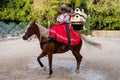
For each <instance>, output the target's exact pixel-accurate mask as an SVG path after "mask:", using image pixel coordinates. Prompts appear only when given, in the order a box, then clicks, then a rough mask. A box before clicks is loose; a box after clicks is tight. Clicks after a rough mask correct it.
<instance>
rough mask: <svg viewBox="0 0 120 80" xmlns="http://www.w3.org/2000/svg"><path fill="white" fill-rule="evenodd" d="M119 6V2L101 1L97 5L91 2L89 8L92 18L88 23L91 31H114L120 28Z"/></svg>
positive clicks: (116, 0)
mask: <svg viewBox="0 0 120 80" xmlns="http://www.w3.org/2000/svg"><path fill="white" fill-rule="evenodd" d="M119 4H120V1H119V0H101V1H100V2H99V3H98V4H97V5H95V4H92V2H91V0H89V2H88V3H87V6H88V10H89V13H90V17H89V18H88V20H87V21H88V25H89V27H90V29H97V30H101V29H102V30H114V29H117V28H116V27H120V6H119Z"/></svg>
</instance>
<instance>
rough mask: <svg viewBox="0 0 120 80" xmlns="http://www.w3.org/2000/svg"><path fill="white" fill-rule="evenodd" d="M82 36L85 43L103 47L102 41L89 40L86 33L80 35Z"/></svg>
mask: <svg viewBox="0 0 120 80" xmlns="http://www.w3.org/2000/svg"><path fill="white" fill-rule="evenodd" d="M80 36H81V39H82V40H84V42H85V43H87V44H90V45H92V46H95V47H97V48H99V49H101V44H100V43H97V42H93V41H91V40H89V39H88V38H86V36H85V35H80Z"/></svg>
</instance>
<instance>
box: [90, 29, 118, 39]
mask: <svg viewBox="0 0 120 80" xmlns="http://www.w3.org/2000/svg"><path fill="white" fill-rule="evenodd" d="M91 35H92V36H94V37H120V31H115V30H94V31H92V33H91Z"/></svg>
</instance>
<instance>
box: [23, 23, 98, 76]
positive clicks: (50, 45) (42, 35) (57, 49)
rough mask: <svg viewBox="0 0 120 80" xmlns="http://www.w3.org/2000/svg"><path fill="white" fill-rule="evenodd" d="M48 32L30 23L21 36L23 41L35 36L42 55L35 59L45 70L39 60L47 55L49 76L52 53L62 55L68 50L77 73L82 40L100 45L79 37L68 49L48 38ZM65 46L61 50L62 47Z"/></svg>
mask: <svg viewBox="0 0 120 80" xmlns="http://www.w3.org/2000/svg"><path fill="white" fill-rule="evenodd" d="M48 32H49V30H48V29H46V28H45V27H42V26H41V25H38V24H37V23H35V22H32V23H30V24H29V26H28V28H27V30H26V32H25V35H24V36H23V39H24V40H27V39H28V38H29V37H30V36H32V35H33V34H35V35H36V36H37V38H38V40H39V41H40V46H41V49H42V53H41V54H40V55H39V56H38V57H37V61H38V63H39V64H40V66H41V67H42V68H43V69H45V66H44V65H43V63H42V62H41V61H40V59H41V58H42V57H44V56H46V55H48V59H49V76H51V74H52V57H53V54H54V53H64V52H66V51H68V50H71V51H72V53H73V55H74V56H75V58H76V61H77V67H76V72H77V73H78V72H79V66H80V63H81V60H82V56H81V54H80V50H81V46H82V40H84V41H85V42H86V43H88V44H91V45H94V46H97V47H98V45H100V44H98V43H95V42H91V41H89V40H87V38H85V36H82V35H81V38H82V39H81V41H80V43H79V44H78V45H77V46H70V48H68V47H67V45H66V44H64V43H60V42H57V41H56V40H54V39H52V38H49V34H48ZM63 46H65V48H64V49H63V48H62V47H63Z"/></svg>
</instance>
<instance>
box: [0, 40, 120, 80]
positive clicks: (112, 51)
mask: <svg viewBox="0 0 120 80" xmlns="http://www.w3.org/2000/svg"><path fill="white" fill-rule="evenodd" d="M90 39H91V40H93V41H96V42H100V43H101V44H102V49H101V50H99V49H97V48H95V47H91V46H89V45H87V44H83V46H82V50H81V54H82V56H83V60H82V63H81V65H80V73H79V74H77V73H75V68H76V60H75V58H74V56H73V55H72V53H71V51H68V52H66V53H64V54H55V55H54V56H53V58H54V59H53V75H52V78H50V79H48V78H47V75H48V58H47V56H46V57H44V58H42V59H41V60H42V62H43V63H44V64H45V65H46V67H47V71H43V70H42V68H41V67H40V66H39V64H38V63H37V61H36V58H37V56H38V55H39V54H40V53H41V49H40V47H39V42H38V40H32V41H29V42H28V41H23V40H22V39H17V40H7V41H1V42H0V80H47V79H48V80H120V38H90Z"/></svg>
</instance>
